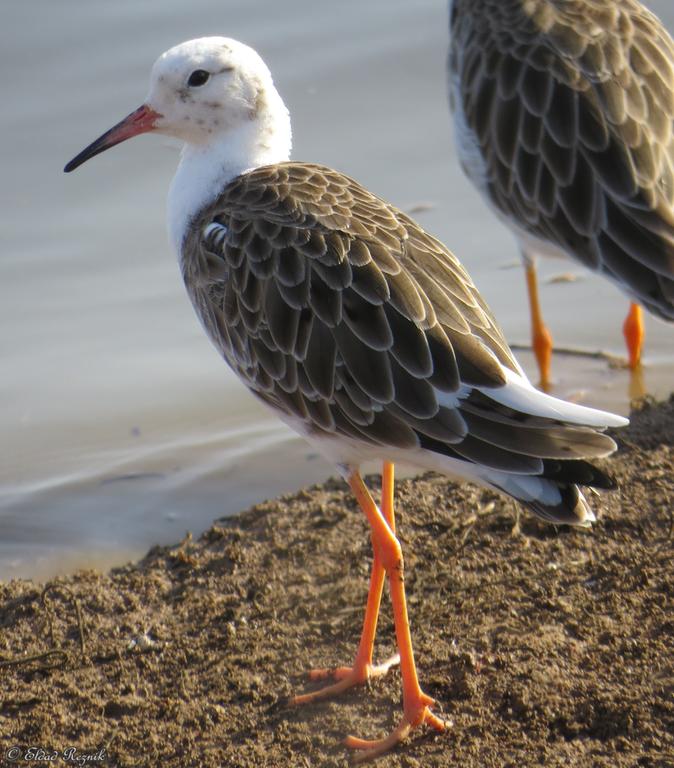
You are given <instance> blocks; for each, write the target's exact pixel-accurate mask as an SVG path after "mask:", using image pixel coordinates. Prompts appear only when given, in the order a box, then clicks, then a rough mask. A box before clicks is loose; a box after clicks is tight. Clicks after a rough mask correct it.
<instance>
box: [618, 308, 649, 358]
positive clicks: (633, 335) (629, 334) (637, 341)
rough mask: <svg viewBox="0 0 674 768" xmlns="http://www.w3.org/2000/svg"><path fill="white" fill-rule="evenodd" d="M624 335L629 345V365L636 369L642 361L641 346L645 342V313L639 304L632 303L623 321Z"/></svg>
mask: <svg viewBox="0 0 674 768" xmlns="http://www.w3.org/2000/svg"><path fill="white" fill-rule="evenodd" d="M623 336H624V337H625V344H626V345H627V354H628V359H629V367H630V368H631V369H632V370H633V371H634V370H636V369H637V368H638V367H639V364H640V362H641V348H642V347H643V344H644V313H643V310H642V309H641V307H640V306H639V305H638V304H634V303H632V304H630V311H629V312H628V313H627V317H626V318H625V322H624V323H623Z"/></svg>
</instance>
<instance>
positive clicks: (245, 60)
mask: <svg viewBox="0 0 674 768" xmlns="http://www.w3.org/2000/svg"><path fill="white" fill-rule="evenodd" d="M152 131H153V132H157V133H162V134H167V135H170V136H174V137H177V138H179V139H181V140H182V141H183V142H184V147H183V151H182V155H181V159H180V164H179V166H178V171H177V173H176V176H175V178H174V181H173V183H172V185H171V190H170V193H169V206H168V219H169V233H170V238H171V240H172V243H173V246H174V248H175V250H176V253H177V255H178V258H179V262H180V265H181V269H182V274H183V278H184V281H185V285H186V287H187V291H188V294H189V296H190V299H191V300H192V303H193V305H194V308H195V310H196V312H197V314H198V316H199V318H200V320H201V322H202V324H203V326H204V328H205V330H206V332H207V333H208V335H209V337H210V339H211V341H212V342H213V344H214V345H215V347H216V348H217V350H218V351H219V352H220V354H221V355H222V356H223V357H224V359H225V360H226V361H227V362H228V364H229V365H230V366H231V367H232V368H233V370H234V371H235V372H236V373H237V374H238V376H239V377H240V378H241V380H242V381H243V382H244V383H245V384H246V386H247V387H248V388H249V389H250V390H251V391H252V392H253V394H255V395H256V396H257V397H258V398H259V399H260V400H261V401H262V402H264V403H265V404H267V405H268V406H270V407H271V408H272V409H274V411H275V412H276V413H277V414H278V415H279V416H280V418H282V419H284V420H285V421H286V422H287V423H288V424H290V426H292V427H293V428H294V429H296V430H297V431H298V432H300V433H301V434H302V435H303V436H304V437H305V438H306V439H307V440H309V441H310V442H312V443H313V444H314V445H316V446H317V447H318V449H319V450H320V451H321V452H322V453H323V454H325V455H326V456H327V457H328V458H329V459H330V460H331V461H333V462H334V463H335V464H336V465H337V467H338V468H339V471H340V472H341V473H342V475H343V477H344V478H345V479H346V481H347V482H348V483H349V485H350V487H351V489H352V490H353V493H354V495H355V496H356V498H357V500H358V503H359V505H360V507H361V509H362V511H363V512H364V514H365V515H366V517H367V519H368V522H369V524H370V527H371V531H372V543H373V552H374V561H373V567H372V575H371V580H370V592H369V595H368V602H367V606H366V612H365V620H364V625H363V632H362V636H361V641H360V644H359V648H358V651H357V653H356V656H355V659H354V662H353V664H352V665H351V666H349V667H343V668H340V669H338V670H336V671H335V672H334V676H335V677H336V678H337V680H336V681H335V682H334V683H332V684H329V685H327V686H326V687H323V688H321V689H319V690H317V691H314V692H312V693H308V694H304V695H300V696H297V697H295V698H294V699H293V703H294V704H305V703H308V702H311V701H314V700H316V699H319V698H323V697H326V696H330V695H334V694H337V693H339V692H341V691H343V690H345V689H347V688H349V687H350V686H352V685H356V684H360V683H363V682H365V681H366V680H367V679H369V678H370V677H372V676H375V675H378V674H383V673H384V672H386V671H387V670H388V669H389V668H390V666H392V664H395V663H399V664H400V669H401V676H402V686H403V717H402V719H401V721H400V723H399V725H398V726H397V727H396V728H395V729H394V730H393V731H392V732H391V733H390V734H389V735H388V736H387V737H385V738H383V739H378V740H375V741H365V740H362V739H356V738H353V737H350V738H349V739H348V740H347V743H348V745H349V746H351V747H353V748H355V749H358V750H361V753H360V759H361V760H367V759H371V758H373V757H375V756H376V755H378V754H381V753H382V752H384V751H386V750H387V749H389V748H391V747H392V746H393V745H395V744H396V743H398V742H399V741H400V740H401V739H403V738H405V737H406V735H407V734H408V733H409V732H410V730H411V729H413V728H415V727H417V726H419V725H420V724H422V723H427V724H429V725H431V726H432V727H434V728H436V729H437V730H442V729H443V728H444V723H443V722H442V720H440V719H439V718H438V717H437V715H435V714H434V713H433V712H432V707H433V705H434V702H433V700H432V699H431V698H430V697H429V696H428V695H426V694H425V693H424V692H423V691H422V689H421V687H420V685H419V681H418V677H417V672H416V666H415V660H414V654H413V651H412V643H411V636H410V629H409V621H408V616H407V608H406V603H405V593H404V584H403V559H402V551H401V548H400V544H399V542H398V539H397V538H396V533H395V520H394V514H393V465H394V462H396V461H404V462H406V463H411V464H415V465H417V466H420V467H424V468H428V469H436V470H438V471H441V472H444V473H445V474H448V475H450V476H453V477H456V478H464V479H468V480H472V481H474V482H476V483H479V484H481V485H483V486H486V487H489V488H493V489H497V490H499V491H501V492H503V493H505V494H507V495H509V496H511V497H513V498H515V499H517V500H519V501H520V502H522V503H523V504H524V505H525V506H526V507H528V508H529V509H531V510H532V511H533V512H534V513H536V514H537V515H539V516H541V517H542V518H544V519H546V520H549V521H552V522H564V523H571V524H576V525H588V524H589V523H590V522H591V521H592V520H593V519H594V516H593V513H592V511H591V509H590V507H589V505H588V504H587V502H586V500H585V498H584V496H583V494H582V492H581V491H580V490H579V488H578V485H585V486H589V487H591V488H600V489H602V488H610V487H612V481H611V479H610V478H609V477H608V476H607V475H606V474H604V473H603V472H602V471H601V470H599V469H598V468H596V467H594V466H593V465H592V464H591V463H589V462H588V461H586V459H587V458H591V457H597V456H606V455H608V454H610V453H611V452H612V451H613V450H614V449H615V443H614V442H613V440H612V439H611V438H610V437H608V436H607V435H605V434H603V433H602V430H604V429H605V428H606V427H607V426H620V425H623V424H625V423H626V420H625V419H623V418H621V417H619V416H614V415H612V414H608V413H603V412H601V411H596V410H593V409H589V408H584V407H582V406H578V405H573V404H570V403H566V402H564V401H561V400H557V399H555V398H551V397H549V396H547V395H545V394H543V393H540V392H538V391H537V390H536V389H534V388H533V387H532V386H531V384H530V383H529V381H528V380H527V378H526V376H525V375H524V373H523V372H522V370H521V368H520V366H519V364H518V363H517V361H516V360H515V358H514V357H513V355H512V353H511V352H510V349H509V347H508V344H507V342H506V341H505V339H504V337H503V334H502V332H501V330H500V329H499V327H498V325H497V324H496V321H495V320H494V318H493V316H492V314H491V312H490V311H489V309H488V308H487V306H486V305H485V303H484V301H483V300H482V298H481V297H480V295H479V293H478V291H477V289H476V288H475V286H474V285H473V283H472V281H471V279H470V277H469V276H468V275H467V273H466V272H465V270H464V269H463V267H462V266H461V264H460V263H459V261H458V260H457V259H456V257H454V256H453V255H452V254H451V253H450V252H449V251H448V250H447V249H446V248H445V247H444V246H443V245H442V244H441V243H440V242H439V241H438V240H436V239H435V238H433V237H432V236H431V235H429V234H427V233H426V232H424V230H423V229H422V228H421V227H420V226H419V225H418V224H416V223H415V222H414V221H413V220H412V219H410V218H409V217H408V216H406V215H405V214H404V213H402V212H401V211H399V210H397V209H396V208H395V207H393V206H392V205H390V204H389V203H386V202H385V201H384V200H382V199H380V198H379V197H377V196H375V195H374V194H372V193H371V192H369V191H368V190H366V189H365V188H364V187H362V186H361V185H360V184H358V183H357V182H356V181H354V180H353V179H350V178H348V177H347V176H344V175H343V174H341V173H339V172H338V171H335V170H332V169H330V168H327V167H324V166H321V165H315V164H309V163H295V162H288V157H289V153H290V142H291V131H290V120H289V115H288V112H287V110H286V108H285V106H284V104H283V101H282V100H281V97H280V96H279V94H278V92H277V90H276V88H275V87H274V84H273V82H272V78H271V75H270V73H269V71H268V69H267V67H266V66H265V64H264V63H263V61H262V60H261V59H260V57H259V56H258V55H257V54H256V53H255V52H254V51H253V50H252V49H251V48H249V47H247V46H245V45H243V44H241V43H238V42H236V41H234V40H231V39H227V38H220V37H214V38H202V39H199V40H193V41H189V42H187V43H183V44H181V45H179V46H176V47H175V48H172V49H170V50H169V51H167V52H166V53H164V54H163V55H162V56H161V57H160V58H159V59H158V60H157V62H156V63H155V65H154V67H153V70H152V75H151V82H150V92H149V95H148V97H147V99H146V101H145V103H144V104H143V105H142V106H141V107H140V108H139V109H137V110H136V111H135V112H133V113H131V114H130V115H129V116H128V117H127V118H125V119H124V120H122V121H121V122H120V123H119V124H117V125H116V126H115V127H113V128H112V129H110V130H109V131H107V132H106V133H105V134H103V135H102V136H101V137H100V138H99V139H97V140H96V141H94V142H93V143H92V144H91V145H90V146H89V147H87V148H86V149H85V150H84V151H83V152H81V153H80V154H79V155H78V156H77V157H76V158H75V159H74V160H72V161H71V162H70V163H68V165H67V166H66V171H71V170H73V169H74V168H76V167H77V166H78V165H80V164H81V163H83V162H84V161H86V160H88V159H89V158H91V157H93V156H94V155H96V154H98V153H99V152H102V151H104V150H106V149H108V148H110V147H112V146H114V145H115V144H118V143H119V142H121V141H124V140H125V139H128V138H130V137H132V136H135V135H138V134H140V133H145V132H152ZM370 459H377V460H380V461H382V463H383V491H382V501H381V507H378V506H377V505H376V504H375V502H374V500H373V499H372V497H371V495H370V493H369V492H368V490H367V488H366V487H365V485H364V483H363V480H362V478H361V475H360V471H359V467H360V465H361V464H362V462H364V461H366V460H370ZM386 577H388V580H389V585H390V589H391V601H392V607H393V614H394V624H395V632H396V641H397V646H398V651H399V654H398V656H396V657H395V658H394V659H391V660H389V661H388V662H386V663H384V664H383V665H378V666H375V665H374V664H373V661H372V660H373V645H374V638H375V631H376V624H377V615H378V611H379V603H380V598H381V594H382V588H383V584H384V580H385V578H386ZM332 675H333V673H332V672H328V671H327V670H315V671H314V672H313V673H312V677H313V678H314V679H326V678H328V677H331V676H332Z"/></svg>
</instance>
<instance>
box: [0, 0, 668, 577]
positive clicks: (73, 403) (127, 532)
mask: <svg viewBox="0 0 674 768" xmlns="http://www.w3.org/2000/svg"><path fill="white" fill-rule="evenodd" d="M651 6H652V7H653V8H654V9H655V10H656V11H657V12H659V13H660V14H661V16H662V18H663V19H664V20H665V21H666V22H667V23H668V24H669V26H670V28H673V27H674V8H672V6H671V3H669V2H668V0H659V2H653V3H652V4H651ZM0 19H1V20H2V24H1V25H0V39H1V42H2V45H1V46H0V65H1V67H2V71H3V72H4V73H5V77H4V78H2V82H1V83H0V88H2V89H3V94H2V95H3V104H4V108H3V118H2V120H3V122H2V126H3V129H2V131H3V135H2V138H3V148H4V149H3V177H2V187H3V213H4V215H3V220H2V224H1V228H0V237H1V238H2V249H1V251H0V354H1V360H2V369H1V370H0V423H1V429H2V441H1V443H0V531H1V532H0V578H5V579H6V578H10V577H12V576H19V575H28V576H34V577H43V576H45V575H47V574H51V573H54V572H58V571H64V570H69V569H72V568H74V567H76V566H79V565H87V564H95V565H97V566H99V567H103V566H106V565H108V564H112V563H119V562H122V561H124V560H125V559H128V558H130V557H135V556H137V555H140V554H142V553H143V552H144V550H145V549H147V547H148V546H149V545H151V544H152V543H156V542H170V541H174V540H176V539H177V538H179V537H180V536H182V535H183V534H184V532H185V531H186V530H188V529H189V530H193V531H195V532H199V531H201V530H203V529H204V528H205V527H207V526H208V524H209V523H210V521H211V520H213V519H214V518H216V517H219V516H222V515H224V514H230V513H233V512H236V511H238V510H240V509H242V508H243V507H245V506H246V505H248V504H250V503H252V502H254V501H257V500H261V499H263V498H265V497H268V496H270V495H274V494H278V493H280V492H282V491H288V490H292V489H294V488H296V487H298V486H300V485H301V484H303V483H307V482H312V481H317V480H320V479H322V478H324V477H325V476H327V475H328V474H329V473H330V472H331V471H332V470H331V468H330V467H329V466H328V465H326V464H325V463H324V462H323V460H322V459H320V458H319V457H316V456H314V455H312V454H311V452H310V450H309V449H308V448H307V447H306V446H305V445H304V444H303V443H302V442H301V441H300V440H299V439H298V438H295V437H294V436H293V435H292V433H290V432H289V431H288V430H287V429H286V428H285V427H283V426H282V425H281V424H280V423H279V422H277V421H276V420H275V419H274V418H273V416H271V415H270V414H268V413H267V412H266V411H264V410H262V408H261V406H259V405H258V404H257V403H255V402H254V401H253V399H252V397H251V396H249V395H248V394H247V393H246V392H245V390H244V389H243V388H242V387H241V386H240V385H239V384H238V383H237V381H236V380H235V379H234V377H233V375H232V374H231V373H230V372H229V370H228V369H227V368H226V367H225V366H224V364H223V363H222V362H221V361H220V360H219V358H218V357H217V355H216V354H215V352H214V351H213V350H212V349H211V347H210V345H209V343H208V342H207V340H206V338H205V337H204V335H203V333H202V331H201V329H200V327H199V326H198V324H197V321H196V319H195V318H194V316H193V313H192V309H191V307H190V306H189V304H188V301H187V298H186V296H185V294H184V291H183V288H182V285H181V282H180V277H179V274H178V269H177V266H176V264H175V261H174V258H173V256H172V254H171V252H170V250H169V247H168V245H167V240H166V234H165V223H164V203H165V196H166V190H167V188H168V184H169V181H170V178H171V176H172V174H173V171H174V168H175V164H176V160H177V154H176V148H175V147H174V146H173V145H171V144H169V143H168V142H166V141H165V140H163V139H157V138H156V137H154V139H153V138H151V137H142V138H140V139H137V140H135V141H133V142H130V143H128V144H125V145H123V146H122V147H118V148H117V149H113V150H111V151H110V152H108V153H106V154H105V155H102V156H101V157H98V158H96V159H95V160H94V161H92V162H90V163H88V164H87V165H85V166H84V167H83V168H81V169H80V170H78V171H77V172H76V173H75V174H73V175H72V176H65V175H64V174H63V173H62V167H63V165H64V163H65V162H66V161H67V160H69V159H70V158H71V157H72V156H73V155H75V154H76V153H77V152H78V151H79V150H80V149H81V148H82V147H84V146H85V145H86V144H88V143H89V142H90V141H91V140H92V139H93V138H95V137H96V136H98V135H99V134H100V133H101V132H102V131H103V130H105V129H107V128H108V127H110V126H111V125H112V124H113V123H115V122H117V120H119V119H120V118H121V117H123V116H124V115H126V114H127V113H128V112H130V111H131V110H132V109H134V108H135V107H136V106H138V105H139V104H140V103H141V102H142V100H143V98H144V96H145V92H146V88H147V82H148V74H149V70H150V66H151V64H152V62H153V61H154V59H155V58H156V56H157V55H158V54H159V53H161V52H162V51H163V50H164V49H166V48H168V47H169V46H171V45H174V44H175V43H178V42H180V41H182V40H185V39H188V38H191V37H197V36H201V35H210V34H225V35H229V36H231V37H236V38H239V39H241V40H243V41H245V42H247V43H249V44H251V45H252V46H253V47H255V48H256V49H258V50H259V51H260V53H261V54H262V56H263V58H265V60H266V61H267V63H268V64H269V66H270V68H271V70H272V72H273V73H274V76H275V80H276V83H277V86H278V88H279V90H280V92H281V94H282V95H283V97H284V99H285V100H286V103H287V104H288V106H289V108H290V110H291V114H292V117H293V125H294V152H293V156H294V157H295V158H296V159H301V160H312V161H319V162H324V163H326V164H328V165H333V166H336V167H337V168H339V169H341V170H343V171H345V172H347V173H349V174H351V175H353V176H356V177H357V178H358V179H360V180H361V181H362V182H364V183H365V184H366V185H367V186H369V187H370V188H371V189H372V190H374V191H376V192H378V193H379V194H381V195H382V196H384V197H386V198H388V199H390V200H392V201H393V202H395V203H396V204H397V205H399V206H401V207H402V208H405V209H408V210H409V209H413V210H414V209H418V210H419V213H418V214H417V216H418V218H419V219H420V221H421V222H422V223H423V224H424V225H425V226H426V227H427V228H428V229H430V230H431V231H432V232H434V233H435V234H437V235H438V236H440V237H441V238H442V239H443V240H445V241H446V242H447V243H448V244H449V245H450V246H451V247H452V248H453V249H454V250H455V251H456V253H457V254H458V255H459V256H460V257H461V258H462V260H463V261H464V263H465V264H466V265H467V267H468V269H469V270H470V271H471V273H472V274H473V276H474V278H475V280H476V282H477V283H478V285H479V286H480V287H481V289H482V292H483V293H484V295H485V296H486V297H487V300H488V301H489V302H490V304H491V305H492V307H493V309H494V311H495V312H496V314H497V316H498V317H499V318H500V320H501V322H502V324H503V326H504V328H505V330H506V332H507V335H508V337H509V338H510V339H511V341H513V342H515V341H524V340H526V338H527V335H528V320H527V314H526V305H525V291H524V283H523V278H522V272H521V269H519V268H517V267H516V266H513V265H516V263H517V260H518V257H517V252H516V248H515V244H514V241H513V240H512V238H511V237H510V236H509V235H508V233H507V232H506V231H505V230H504V229H503V228H502V227H501V226H500V225H499V224H498V223H497V222H496V221H495V220H494V219H493V218H492V217H491V216H490V215H489V214H488V213H487V212H486V210H485V208H484V207H483V205H482V203H481V202H480V200H479V199H478V197H477V195H476V193H474V192H473V190H472V188H471V187H470V186H469V185H468V183H467V182H466V181H465V180H464V179H463V177H462V175H461V173H460V171H459V169H458V166H457V163H456V159H455V157H454V153H453V147H452V142H451V135H450V119H449V115H448V109H447V103H446V96H445V79H444V68H445V61H444V60H445V55H446V47H447V33H446V28H447V23H446V3H445V0H415V2H414V3H410V2H408V1H407V0H368V2H365V3H364V2H361V1H360V0H351V1H350V2H341V3H316V2H311V1H310V0H286V1H285V2H283V3H280V2H277V1H275V0H258V2H251V1H250V0H229V2H227V3H222V2H215V1H214V0H211V2H206V1H205V0H201V2H194V1H192V2H189V3H187V2H177V0H151V1H146V2H144V3H142V4H140V3H137V2H132V1H131V0H116V2H114V3H112V2H107V3H104V2H88V3H82V2H81V0H60V1H59V2H58V3H55V2H53V0H33V2H31V3H26V2H25V1H24V0H13V1H12V0H6V2H4V3H3V7H2V10H1V11H0ZM542 271H543V274H544V276H547V277H553V276H555V275H557V274H559V273H562V272H574V273H576V274H578V275H579V277H580V278H581V279H579V280H577V281H576V282H573V283H559V282H555V281H552V282H546V283H544V284H543V287H542V293H543V301H544V307H545V310H546V316H547V319H548V321H549V324H550V326H551V328H552V331H553V334H554V336H555V339H556V341H557V342H558V343H560V344H562V345H573V346H578V347H583V348H586V349H604V350H608V351H613V352H617V353H620V352H622V338H621V336H620V332H619V328H620V324H621V322H622V318H623V315H624V312H625V310H626V301H625V300H624V299H623V298H622V297H621V296H620V294H619V293H618V292H617V291H616V290H615V289H613V288H612V287H611V286H610V285H608V284H607V283H606V282H604V281H601V280H598V279H596V278H594V277H593V276H589V275H585V274H582V273H580V272H579V270H578V269H577V268H575V267H574V266H573V265H572V264H570V263H564V262H559V263H555V262H550V263H548V264H546V265H543V270H542ZM647 343H648V347H647V358H646V362H647V369H646V385H647V388H648V390H649V391H651V392H653V393H655V394H665V393H666V392H668V391H669V390H670V389H671V388H672V380H673V378H674V332H673V331H672V330H671V328H667V327H666V326H665V325H664V324H661V323H658V322H657V321H654V320H652V319H650V318H649V320H648V338H647ZM522 359H523V362H524V364H525V365H526V366H527V367H528V369H529V370H530V371H531V370H532V368H531V359H530V356H528V355H522ZM554 362H555V374H556V377H557V391H558V392H559V393H560V394H561V395H569V396H574V397H578V398H579V399H582V400H584V401H585V402H589V403H595V404H600V405H603V406H605V407H611V408H614V409H616V410H619V411H623V412H624V411H626V410H627V402H628V396H627V392H628V377H627V374H626V373H625V372H622V371H612V370H609V369H608V368H607V366H606V365H605V364H604V363H603V362H601V361H595V360H590V359H575V358H557V359H555V361H554ZM532 375H534V374H533V373H532Z"/></svg>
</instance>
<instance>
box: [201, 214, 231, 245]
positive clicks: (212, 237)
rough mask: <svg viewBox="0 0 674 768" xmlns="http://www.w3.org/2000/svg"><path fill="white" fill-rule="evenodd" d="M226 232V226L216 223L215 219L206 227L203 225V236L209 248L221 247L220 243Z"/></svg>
mask: <svg viewBox="0 0 674 768" xmlns="http://www.w3.org/2000/svg"><path fill="white" fill-rule="evenodd" d="M226 234H227V227H225V226H223V225H222V224H218V223H217V221H214V222H212V223H211V224H209V225H208V226H207V227H204V231H203V238H204V241H205V242H206V244H207V245H208V246H209V248H211V250H212V249H213V247H215V248H218V249H220V248H222V243H223V241H224V239H225V235H226Z"/></svg>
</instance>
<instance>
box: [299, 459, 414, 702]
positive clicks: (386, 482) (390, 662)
mask: <svg viewBox="0 0 674 768" xmlns="http://www.w3.org/2000/svg"><path fill="white" fill-rule="evenodd" d="M381 511H382V515H383V516H384V519H385V521H386V523H387V525H388V527H389V529H390V530H391V531H392V532H393V533H395V519H394V515H393V464H392V463H390V462H384V469H383V472H382V499H381ZM372 549H373V551H374V559H373V562H372V572H371V574H370V590H369V592H368V595H367V605H366V607H365V619H364V621H363V631H362V633H361V636H360V643H359V645H358V650H357V652H356V656H355V659H354V661H353V665H352V666H350V667H337V668H333V669H312V670H311V671H310V672H309V678H310V679H311V680H326V679H328V678H333V679H335V680H336V681H337V682H335V683H334V684H332V685H328V686H325V687H324V688H321V689H320V690H318V691H313V692H312V693H305V694H302V695H300V696H294V697H293V698H292V699H291V701H290V703H291V704H308V703H310V702H312V701H316V700H318V699H325V698H328V697H330V696H336V695H337V694H340V693H342V692H343V691H346V690H348V689H349V688H352V687H353V686H355V685H362V684H363V683H366V682H367V681H368V680H371V679H372V678H374V677H381V676H382V675H385V674H386V673H387V672H388V671H389V669H390V668H391V667H393V666H395V665H396V664H399V663H400V656H399V655H398V654H396V655H395V656H392V657H391V658H390V659H387V660H386V661H385V662H383V663H382V664H376V665H375V664H373V663H372V657H373V653H374V638H375V634H376V632H377V619H378V617H379V606H380V604H381V595H382V591H383V589H384V578H385V576H386V571H385V570H384V566H383V565H382V562H381V556H380V553H379V551H378V549H377V547H376V546H375V541H374V536H373V537H372Z"/></svg>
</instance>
